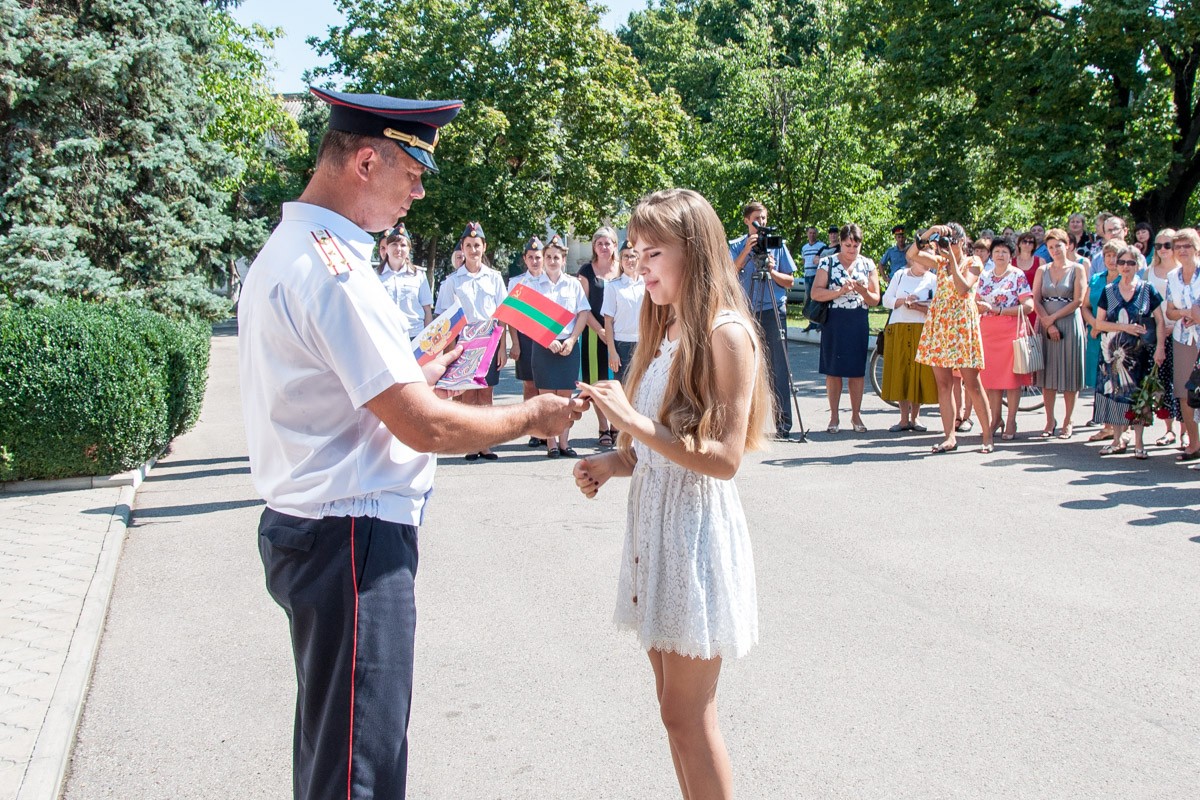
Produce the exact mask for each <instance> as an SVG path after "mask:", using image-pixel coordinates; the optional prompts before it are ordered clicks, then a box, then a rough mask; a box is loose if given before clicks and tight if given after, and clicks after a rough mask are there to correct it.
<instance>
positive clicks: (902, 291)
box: [883, 269, 937, 325]
mask: <svg viewBox="0 0 1200 800" xmlns="http://www.w3.org/2000/svg"><path fill="white" fill-rule="evenodd" d="M936 290H937V275H936V274H935V273H933V272H931V271H929V270H926V272H925V274H924V275H922V276H921V277H919V278H918V277H917V276H916V275H913V274H912V273H911V272H909V270H907V269H902V270H900V271H899V272H897V273H896V274H895V275H893V276H892V281H891V283H889V284H888V288H887V291H886V292H884V293H883V306H884V308H890V309H893V311H892V316H891V317H890V318H888V325H895V324H897V323H899V322H916V323H920V324H924V323H925V317H926V315H927V314H928V310H927V309H923V308H906V307H905V305H904V302H903V300H902V298H905V297H907V296H909V295H915V296H916V299H917V300H918V301H919V302H922V303H928V302H930V301H931V300H933V293H934V291H936Z"/></svg>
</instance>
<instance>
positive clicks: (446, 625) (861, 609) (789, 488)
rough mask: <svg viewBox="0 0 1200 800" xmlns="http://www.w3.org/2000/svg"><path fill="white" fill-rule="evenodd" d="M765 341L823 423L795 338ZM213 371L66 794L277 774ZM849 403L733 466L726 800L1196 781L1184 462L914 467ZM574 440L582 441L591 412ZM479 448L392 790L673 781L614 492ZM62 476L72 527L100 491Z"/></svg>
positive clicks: (919, 447) (1055, 445)
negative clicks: (398, 779)
mask: <svg viewBox="0 0 1200 800" xmlns="http://www.w3.org/2000/svg"><path fill="white" fill-rule="evenodd" d="M792 353H793V357H794V365H795V367H796V369H797V373H798V374H799V375H801V376H804V379H803V380H802V381H801V386H802V397H801V403H802V408H803V411H804V414H805V421H806V422H807V423H808V425H809V426H810V427H811V428H814V429H816V430H819V431H823V429H824V427H825V414H824V412H823V410H822V409H823V408H824V399H823V386H822V385H821V384H819V383H818V382H817V381H816V380H814V379H815V378H817V377H818V376H816V374H815V360H816V354H815V348H812V347H807V346H804V345H794V346H793V348H792ZM235 361H236V340H235V339H234V338H232V337H231V336H229V335H228V332H226V334H225V335H219V336H217V337H215V338H214V340H213V371H212V376H211V378H210V382H209V394H208V397H207V398H206V403H205V408H204V411H203V414H202V417H201V422H200V424H199V425H198V427H197V428H196V430H194V431H193V432H191V433H189V434H188V435H186V436H184V437H181V439H179V440H178V441H177V442H176V443H175V445H174V447H173V450H172V452H171V453H170V454H169V455H168V456H167V457H166V458H164V459H163V460H162V461H160V462H159V464H158V465H157V466H156V468H155V470H154V472H153V473H152V474H151V476H150V478H148V479H147V481H146V483H145V484H143V486H142V488H141V490H140V491H139V493H138V497H137V502H136V507H135V509H134V514H133V521H132V523H131V526H130V528H129V531H128V536H127V539H126V542H125V547H124V551H123V555H122V558H121V563H120V566H119V571H118V573H117V579H116V584H115V588H114V591H113V595H112V602H111V607H110V612H109V616H108V619H107V623H106V625H105V628H104V637H103V641H102V643H101V645H100V649H99V653H98V656H97V658H96V666H95V671H94V674H93V677H92V683H91V686H90V690H89V693H88V697H87V706H86V709H85V711H84V713H83V716H82V720H81V722H80V724H79V728H78V738H77V742H76V746H75V750H74V753H73V757H72V760H71V765H70V775H69V778H68V781H67V784H66V787H65V793H64V796H65V797H66V798H68V800H90V799H91V798H113V797H120V798H123V800H124V799H130V798H132V799H138V798H147V799H149V798H155V799H157V798H167V797H169V798H172V800H180V799H182V798H197V799H199V798H203V799H204V800H211V798H214V797H222V798H223V797H237V798H239V800H242V799H249V798H279V797H284V796H286V795H287V793H288V791H289V787H290V767H289V761H290V747H291V715H292V703H293V697H294V691H295V680H294V675H293V673H292V666H291V663H290V651H289V648H288V639H287V631H286V623H285V620H284V617H283V614H282V612H281V611H280V610H279V609H278V608H277V607H276V606H274V605H273V603H272V602H271V601H270V599H269V597H268V596H267V594H266V591H265V589H264V587H263V578H262V569H261V565H260V563H259V561H258V554H257V549H256V543H255V537H254V535H253V531H254V528H255V524H256V520H257V517H258V514H259V512H260V510H261V502H260V501H259V500H258V498H257V496H256V494H255V492H254V489H253V487H252V485H251V483H250V479H249V470H248V466H247V463H246V457H245V444H244V439H243V434H242V422H241V417H240V410H239V407H238V403H237V399H236V398H237V382H236V369H235ZM517 388H518V387H516V386H515V385H514V383H513V382H512V381H511V378H510V377H509V376H506V378H505V380H504V381H503V382H502V384H501V387H500V390H501V401H502V402H503V401H510V400H511V399H512V393H513V392H514V391H515V390H516V389H517ZM1085 413H1086V410H1085V409H1080V410H1079V411H1078V412H1077V415H1078V417H1079V418H1083V416H1084V414H1085ZM843 420H847V421H848V415H847V414H846V413H845V412H843ZM866 421H867V424H868V427H870V428H871V429H872V432H871V433H868V434H863V435H854V434H842V435H839V436H829V435H826V434H824V433H823V432H822V433H816V434H813V436H812V441H811V442H810V443H808V444H790V445H775V446H773V447H772V449H771V450H770V451H768V452H766V453H760V454H754V455H752V456H750V457H748V458H747V460H746V462H745V464H744V465H743V470H742V472H741V474H740V475H739V480H738V483H739V491H740V492H741V494H742V497H743V501H744V503H745V506H746V509H747V515H748V518H749V520H750V526H751V530H752V532H753V535H754V546H755V558H756V564H757V570H758V587H759V603H760V620H761V627H762V642H761V644H760V645H759V647H758V648H756V649H755V651H754V652H752V654H751V655H750V657H748V658H747V659H745V660H742V661H739V662H737V663H735V664H730V665H728V667H727V669H726V670H725V671H724V673H723V676H722V689H721V698H722V708H721V716H722V726H723V729H724V731H725V734H726V737H727V740H728V742H729V746H730V749H731V752H732V754H733V759H734V768H735V776H736V781H737V784H738V794H739V796H740V797H743V798H764V800H765V799H766V798H772V799H774V798H783V797H786V798H801V797H804V798H821V800H824V799H825V798H843V797H844V798H856V799H858V798H867V797H922V798H923V797H928V798H944V797H961V798H981V800H982V799H983V798H988V799H989V800H990V798H1038V800H1042V798H1074V797H1088V798H1122V800H1124V799H1125V798H1147V799H1148V800H1149V798H1154V800H1160V799H1162V798H1180V800H1182V799H1183V798H1189V799H1190V798H1191V797H1193V796H1194V794H1195V786H1196V785H1200V765H1198V764H1197V762H1196V759H1195V753H1196V752H1200V690H1198V689H1197V688H1196V685H1195V681H1194V680H1193V677H1192V673H1193V672H1194V670H1192V669H1190V665H1193V664H1196V663H1198V662H1200V638H1198V637H1196V636H1195V631H1196V630H1200V595H1197V594H1196V592H1195V586H1196V585H1197V583H1198V582H1200V559H1197V558H1196V553H1197V551H1196V549H1195V548H1196V544H1197V543H1200V492H1197V488H1200V482H1198V479H1200V474H1198V473H1196V472H1190V471H1188V470H1184V469H1180V468H1178V467H1176V466H1175V465H1173V464H1171V463H1170V459H1171V457H1172V455H1173V453H1172V452H1170V451H1167V450H1155V451H1154V457H1153V458H1152V459H1151V460H1150V461H1149V462H1135V461H1133V460H1132V459H1130V458H1117V459H1100V458H1098V457H1097V455H1096V453H1095V447H1094V446H1089V445H1085V444H1083V443H1082V441H1080V440H1081V439H1082V438H1083V437H1084V436H1085V435H1086V432H1085V433H1081V434H1077V435H1076V437H1075V438H1076V441H1073V442H1070V443H1064V442H1059V441H1057V440H1052V441H1049V442H1046V441H1037V440H1033V439H1028V438H1023V439H1020V440H1018V441H1017V442H1012V443H998V444H999V447H998V449H997V452H996V453H995V454H994V455H992V456H980V455H978V454H976V453H974V452H973V450H971V449H970V448H969V447H967V446H965V445H974V444H975V443H977V442H978V437H977V435H969V436H967V437H964V440H963V441H964V447H963V449H962V450H960V452H959V453H956V454H953V455H946V456H940V457H929V456H927V455H926V453H927V452H928V447H929V446H930V445H931V444H933V443H934V442H935V441H936V437H934V435H933V434H929V435H925V436H916V435H909V436H896V435H892V434H887V433H885V432H883V431H884V429H886V427H887V426H888V425H890V424H891V423H892V422H893V421H895V412H894V411H892V410H890V409H885V408H884V407H883V406H882V404H880V403H879V402H878V401H876V400H873V399H868V401H867V408H866ZM1020 427H1021V430H1022V432H1023V433H1025V434H1028V433H1029V432H1031V431H1035V430H1038V429H1040V427H1041V415H1040V412H1039V413H1032V414H1022V415H1021V419H1020ZM578 433H579V435H578V437H577V441H578V444H577V446H578V447H579V448H580V450H581V451H583V452H585V453H586V452H590V451H591V450H592V446H593V445H594V441H595V438H594V437H595V421H594V418H592V417H590V416H589V418H588V419H586V420H585V422H584V423H582V424H581V425H580V426H579V431H578ZM497 449H498V452H500V453H501V460H500V461H499V462H497V463H495V464H487V463H477V464H466V463H464V462H462V461H461V459H457V458H445V459H443V461H442V463H441V465H440V466H439V475H438V482H437V485H438V489H437V494H436V496H435V498H434V501H433V504H432V506H431V509H430V512H429V515H428V518H427V520H426V524H425V526H424V527H423V529H422V563H421V573H420V578H419V580H418V605H419V608H420V612H421V613H420V624H419V627H418V658H417V686H416V697H415V700H414V714H413V722H412V728H411V740H412V765H411V790H412V791H411V796H413V797H421V798H427V799H429V798H432V799H433V800H441V799H442V798H445V800H451V799H452V798H453V800H459V799H460V798H464V797H503V798H505V799H506V800H508V799H509V798H526V797H528V798H539V799H540V798H547V797H553V798H562V799H563V800H572V799H573V798H597V797H599V798H626V797H646V796H653V797H669V796H673V795H674V794H675V789H674V788H673V783H674V778H673V774H672V771H671V768H670V762H669V757H668V755H667V750H666V745H665V740H664V737H663V735H662V730H661V725H660V724H659V723H658V720H657V715H656V713H655V710H654V706H653V702H652V697H651V694H650V689H651V684H650V672H649V667H648V665H647V663H646V660H645V656H644V655H643V654H641V653H640V652H639V651H638V649H637V646H636V644H635V643H634V642H633V641H632V639H631V638H630V637H629V636H627V635H625V634H621V633H619V632H616V631H614V630H613V629H612V628H611V625H610V624H609V619H610V618H611V609H612V603H613V591H614V587H615V584H616V569H617V563H618V558H619V554H620V549H621V534H620V532H621V529H622V526H623V520H624V515H625V504H624V488H625V487H624V485H622V482H616V483H615V485H614V486H612V487H609V489H608V490H607V491H605V492H604V493H603V496H602V498H601V499H599V500H597V501H591V502H589V501H587V500H585V499H583V498H582V497H580V496H579V495H578V494H577V493H575V492H574V491H573V489H572V488H571V484H570V479H569V477H568V476H567V473H568V470H569V465H568V464H564V463H562V462H555V461H549V460H547V459H545V458H544V457H543V456H542V454H541V453H540V452H537V451H532V450H528V449H526V448H525V447H524V446H523V445H521V444H518V443H514V444H511V445H506V446H503V447H501V448H497ZM71 494H72V495H74V497H73V499H72V502H74V504H75V507H74V510H75V511H78V509H79V508H87V509H91V510H93V511H99V512H101V513H95V514H91V515H78V514H77V515H76V516H87V517H88V518H89V519H92V518H94V517H101V518H104V519H107V518H106V517H104V515H103V511H104V509H105V507H106V506H107V504H111V503H114V502H115V501H114V500H108V501H104V500H96V501H93V500H92V499H91V496H89V495H84V494H80V493H71ZM26 499H28V498H26ZM42 499H44V498H42ZM3 502H4V500H3V499H2V498H0V503H3ZM28 513H30V514H35V513H36V515H37V518H41V517H42V516H44V513H43V512H33V511H30V512H28ZM66 516H67V518H68V519H71V518H72V516H71V514H70V513H69V512H68V513H67V515H66ZM5 519H6V520H7V519H8V515H7V514H6V515H5ZM18 527H23V528H25V534H24V535H25V539H23V541H25V542H28V541H29V539H28V531H29V529H28V527H26V526H18ZM6 552H7V551H6ZM101 560H103V557H101ZM3 563H4V564H5V566H7V565H8V561H7V560H6V561H4V562H3ZM68 571H69V570H68ZM0 574H3V575H4V582H5V583H8V582H9V581H10V580H11V577H12V576H9V575H7V574H5V573H0ZM57 583H58V584H59V585H60V586H61V585H65V582H57ZM22 598H23V599H28V598H27V597H25V595H24V594H22ZM9 602H10V601H9V600H8V597H7V595H5V596H4V598H0V603H4V605H3V606H0V608H3V609H4V613H5V614H9V613H10V612H8V609H9V605H8V603H9ZM12 616H13V617H14V618H15V614H13V615H12ZM6 619H7V617H6ZM6 624H7V623H6ZM27 624H34V625H35V626H36V623H27ZM47 629H49V628H47ZM34 635H36V636H38V637H40V639H39V641H45V642H49V640H50V639H51V638H52V635H51V634H34ZM18 641H24V640H18ZM20 646H21V647H22V648H23V651H24V652H26V653H29V654H31V653H32V652H33V651H32V650H30V649H29V648H28V647H27V645H25V644H22V645H20ZM14 666H16V665H14ZM22 666H24V665H22ZM3 668H4V669H8V666H7V665H4V667H3ZM3 674H5V673H0V679H2V676H3ZM14 674H15V673H14ZM4 696H7V695H4ZM4 719H5V721H7V719H8V715H7V714H5V715H4ZM7 741H8V740H6V742H7ZM12 741H15V739H13V740H12ZM6 747H7V744H6ZM0 755H3V756H6V757H10V760H11V762H13V763H14V764H17V763H19V762H20V759H21V758H24V757H25V756H24V755H23V754H22V752H17V750H16V749H15V745H14V748H13V749H6V750H5V751H4V752H3V753H2V754H0ZM4 777H5V775H3V774H0V778H4ZM0 785H3V786H5V787H7V786H8V785H9V784H8V781H7V780H4V781H3V783H0ZM0 800H7V797H5V796H4V795H3V794H0ZM21 800H26V796H25V795H22V797H21ZM28 800H52V795H49V794H45V795H32V794H30V795H28Z"/></svg>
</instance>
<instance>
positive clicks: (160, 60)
mask: <svg viewBox="0 0 1200 800" xmlns="http://www.w3.org/2000/svg"><path fill="white" fill-rule="evenodd" d="M209 42H210V31H209V12H208V10H207V9H205V8H204V7H202V6H201V5H200V4H199V3H198V2H194V0H157V1H156V2H153V3H151V2H145V1H144V0H110V1H109V2H105V3H99V4H92V3H87V4H79V3H75V2H70V1H69V0H50V1H48V2H39V3H30V2H23V1H19V0H0V88H2V90H3V91H0V187H2V194H0V292H2V293H3V296H6V297H7V298H9V299H10V300H18V299H19V300H24V301H41V300H45V299H48V298H50V297H53V296H56V295H63V294H66V295H73V296H78V297H83V298H93V299H95V298H106V297H113V296H115V295H122V294H123V295H130V296H133V297H138V298H141V299H142V300H143V301H144V302H146V303H148V304H150V305H152V306H154V307H156V308H160V309H162V310H167V311H170V312H173V313H196V314H202V315H208V316H214V315H217V314H221V313H224V311H225V308H226V305H227V304H226V303H225V302H224V301H223V300H222V299H221V298H219V297H216V296H215V295H213V294H212V293H211V292H210V291H209V289H208V283H209V276H210V274H211V273H212V271H213V270H214V266H215V265H217V264H219V263H220V261H221V247H222V245H223V244H224V243H226V242H228V241H229V240H230V224H231V223H230V220H229V217H228V216H227V214H226V209H227V206H228V197H227V192H225V191H223V190H222V186H224V185H227V181H228V180H229V177H230V169H229V159H228V158H227V157H226V156H225V153H224V152H223V151H222V148H221V147H219V146H218V145H216V144H215V143H213V142H210V141H207V140H206V139H205V136H204V132H205V129H206V127H207V124H208V122H209V119H210V113H211V107H210V104H209V102H208V101H207V100H205V99H204V98H203V97H202V96H201V93H200V91H199V85H198V80H197V67H196V64H197V62H198V61H199V60H202V59H203V57H204V55H205V53H206V50H207V48H208V46H209Z"/></svg>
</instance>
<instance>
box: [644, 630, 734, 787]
mask: <svg viewBox="0 0 1200 800" xmlns="http://www.w3.org/2000/svg"><path fill="white" fill-rule="evenodd" d="M656 658H657V659H658V660H659V665H655V682H656V684H659V683H660V684H661V685H660V688H659V713H660V715H661V716H662V721H663V726H664V727H665V728H666V729H667V739H668V740H669V741H670V743H671V756H672V759H673V760H674V761H675V774H676V776H677V777H678V778H679V788H680V790H681V791H682V792H683V797H684V800H728V799H729V798H732V797H733V772H732V770H731V769H730V766H729V753H728V752H727V751H726V750H725V740H724V739H723V738H722V737H721V730H720V727H719V725H718V720H717V680H718V679H719V678H720V676H721V659H720V658H710V659H701V658H687V657H686V656H681V655H679V654H678V653H665V652H662V651H658V652H655V651H651V653H650V663H651V664H652V665H654V664H655V659H656ZM660 672H661V675H662V677H661V682H660V681H659V674H660Z"/></svg>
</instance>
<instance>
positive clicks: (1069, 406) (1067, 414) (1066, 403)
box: [1062, 392, 1079, 439]
mask: <svg viewBox="0 0 1200 800" xmlns="http://www.w3.org/2000/svg"><path fill="white" fill-rule="evenodd" d="M1062 396H1063V427H1062V430H1063V432H1062V437H1063V438H1064V439H1066V438H1068V437H1069V436H1070V435H1071V433H1072V432H1073V431H1074V430H1075V422H1074V421H1073V420H1072V415H1073V414H1074V413H1075V399H1076V398H1077V397H1079V392H1063V393H1062Z"/></svg>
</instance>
